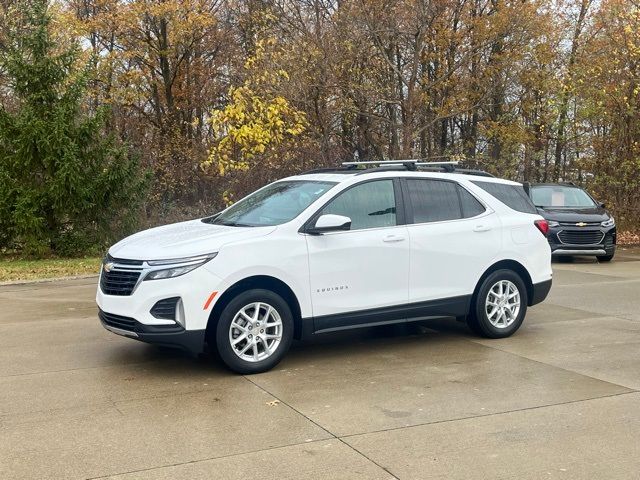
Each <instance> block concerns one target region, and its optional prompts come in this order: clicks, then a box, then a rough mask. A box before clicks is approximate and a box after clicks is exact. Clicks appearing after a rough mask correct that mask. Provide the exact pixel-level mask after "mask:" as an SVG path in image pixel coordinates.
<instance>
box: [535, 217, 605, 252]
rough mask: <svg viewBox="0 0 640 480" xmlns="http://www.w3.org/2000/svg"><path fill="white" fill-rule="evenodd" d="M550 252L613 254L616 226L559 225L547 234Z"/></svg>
mask: <svg viewBox="0 0 640 480" xmlns="http://www.w3.org/2000/svg"><path fill="white" fill-rule="evenodd" d="M547 238H548V240H549V245H550V246H551V254H552V255H554V256H560V255H567V256H571V255H593V256H604V255H613V254H614V253H615V251H616V227H609V228H603V227H571V226H566V225H564V226H563V225H560V226H559V227H553V228H551V229H550V230H549V233H548V235H547Z"/></svg>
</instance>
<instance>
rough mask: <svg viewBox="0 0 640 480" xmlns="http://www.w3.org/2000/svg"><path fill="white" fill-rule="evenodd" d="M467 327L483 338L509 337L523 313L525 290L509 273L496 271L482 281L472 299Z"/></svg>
mask: <svg viewBox="0 0 640 480" xmlns="http://www.w3.org/2000/svg"><path fill="white" fill-rule="evenodd" d="M473 302H474V303H473V304H472V305H471V311H470V314H469V317H468V319H467V323H468V324H469V327H470V328H471V329H472V330H473V331H474V332H475V333H477V334H478V335H481V336H483V337H487V338H505V337H508V336H510V335H512V334H513V333H514V332H515V331H516V330H518V328H520V325H522V322H523V320H524V316H525V314H526V313H527V288H526V286H525V284H524V282H523V281H522V278H520V276H519V275H518V274H517V273H516V272H514V271H512V270H497V271H495V272H493V273H492V274H490V275H489V276H488V277H487V278H485V279H484V281H483V282H482V284H481V285H480V288H479V289H478V291H477V294H476V295H475V296H474V300H473Z"/></svg>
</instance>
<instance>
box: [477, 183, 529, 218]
mask: <svg viewBox="0 0 640 480" xmlns="http://www.w3.org/2000/svg"><path fill="white" fill-rule="evenodd" d="M472 183H473V184H474V185H477V186H478V187H480V188H482V189H483V190H484V191H486V192H488V193H489V194H491V196H493V197H495V198H497V199H498V200H500V201H501V202H502V203H504V204H505V205H506V206H507V207H510V208H512V209H514V210H517V211H518V212H522V213H538V211H537V210H536V207H535V206H534V205H533V202H532V201H531V199H530V198H529V196H528V195H527V194H526V193H525V192H524V189H523V188H522V186H520V185H507V184H504V183H491V182H477V181H474V182H472Z"/></svg>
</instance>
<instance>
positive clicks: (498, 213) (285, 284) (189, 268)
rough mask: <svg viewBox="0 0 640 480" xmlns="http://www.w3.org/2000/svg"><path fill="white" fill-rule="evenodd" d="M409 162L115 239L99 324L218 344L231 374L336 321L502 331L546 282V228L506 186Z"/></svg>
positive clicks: (173, 342)
mask: <svg viewBox="0 0 640 480" xmlns="http://www.w3.org/2000/svg"><path fill="white" fill-rule="evenodd" d="M416 165H417V164H413V163H410V162H409V163H405V164H403V165H385V166H382V167H380V166H379V167H376V168H365V169H362V168H359V167H358V168H355V169H354V168H352V167H351V166H349V167H347V168H343V169H337V170H333V171H320V172H310V173H307V174H302V175H297V176H294V177H289V178H285V179H284V180H280V181H277V182H275V183H272V184H270V185H267V186H266V187H263V188H262V189H260V190H258V191H256V192H254V193H253V194H251V195H249V196H248V197H246V198H244V199H242V200H240V201H239V202H237V203H236V204H234V205H232V206H231V207H229V208H227V209H226V210H224V211H223V212H221V213H219V214H217V215H214V216H212V217H208V218H204V219H199V220H193V221H188V222H183V223H177V224H173V225H166V226H163V227H158V228H153V229H150V230H146V231H143V232H139V233H137V234H135V235H132V236H130V237H128V238H125V239H124V240H122V241H120V242H118V243H117V244H115V245H114V246H112V247H111V248H110V249H109V253H108V255H107V257H106V258H105V261H104V264H103V267H102V271H101V275H100V284H99V288H98V292H97V297H96V301H97V303H98V306H99V308H100V310H99V316H100V320H101V322H102V324H103V325H104V327H105V328H106V329H108V330H110V331H111V332H114V333H117V334H120V335H124V336H127V337H131V338H135V339H138V340H142V341H145V342H150V343H156V344H161V345H170V346H178V347H182V348H184V349H186V350H188V351H190V352H193V353H200V352H203V351H204V349H205V345H207V344H208V345H209V346H213V345H214V344H215V345H216V347H217V350H218V352H219V354H220V356H221V358H222V360H223V361H224V362H225V363H226V364H227V365H228V366H229V368H231V369H232V370H235V371H236V372H240V373H256V372H262V371H265V370H268V369H270V368H272V367H273V366H274V365H276V364H277V363H278V362H279V361H280V360H281V359H282V357H283V356H284V355H285V353H286V352H287V350H288V349H289V346H290V345H291V342H292V340H293V338H298V339H300V338H305V337H307V336H308V335H313V334H319V333H324V332H332V331H336V330H342V329H349V328H357V327H364V326H371V325H382V324H389V323H397V322H406V321H414V320H421V319H425V318H431V317H448V316H450V317H457V318H459V319H460V318H466V320H467V322H468V324H469V326H470V327H471V329H473V331H475V332H476V333H478V334H480V335H482V336H485V337H490V338H502V337H507V336H509V335H511V334H512V333H514V332H515V331H516V330H517V329H518V328H519V327H520V325H521V324H522V321H523V320H524V316H525V313H526V310H527V306H531V305H534V304H536V303H539V302H541V301H542V300H544V298H545V297H546V296H547V293H548V292H549V289H550V288H551V275H552V274H551V251H550V248H549V243H548V242H547V239H546V238H545V234H546V232H547V228H548V227H547V223H546V221H545V220H544V219H543V218H542V217H541V216H539V215H537V214H536V209H535V207H534V206H533V204H532V203H531V201H530V200H529V197H528V196H527V195H526V194H525V192H524V190H523V189H522V186H521V185H520V184H518V183H515V182H510V181H506V180H500V179H496V178H492V177H491V178H490V177H485V176H472V175H469V174H468V173H477V172H468V173H466V174H465V173H449V172H442V173H440V172H434V171H421V167H417V166H416ZM430 169H431V170H433V169H434V168H433V167H431V168H430ZM447 170H450V169H447Z"/></svg>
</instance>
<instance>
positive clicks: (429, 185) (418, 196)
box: [407, 179, 485, 223]
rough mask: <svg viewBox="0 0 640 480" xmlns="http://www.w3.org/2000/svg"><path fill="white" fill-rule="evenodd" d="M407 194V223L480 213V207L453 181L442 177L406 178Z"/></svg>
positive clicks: (473, 215)
mask: <svg viewBox="0 0 640 480" xmlns="http://www.w3.org/2000/svg"><path fill="white" fill-rule="evenodd" d="M407 191H408V192H407V193H408V194H409V200H410V202H411V207H412V208H411V211H412V212H413V218H410V219H409V223H428V222H441V221H446V220H458V219H461V218H470V217H475V216H477V215H480V214H481V213H483V212H484V211H485V208H484V206H482V204H481V203H480V202H479V201H478V200H476V199H475V197H474V196H473V195H471V194H470V193H469V192H467V191H466V190H465V189H464V188H462V187H461V186H460V185H458V184H457V183H454V182H448V181H443V180H425V179H410V180H407Z"/></svg>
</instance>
